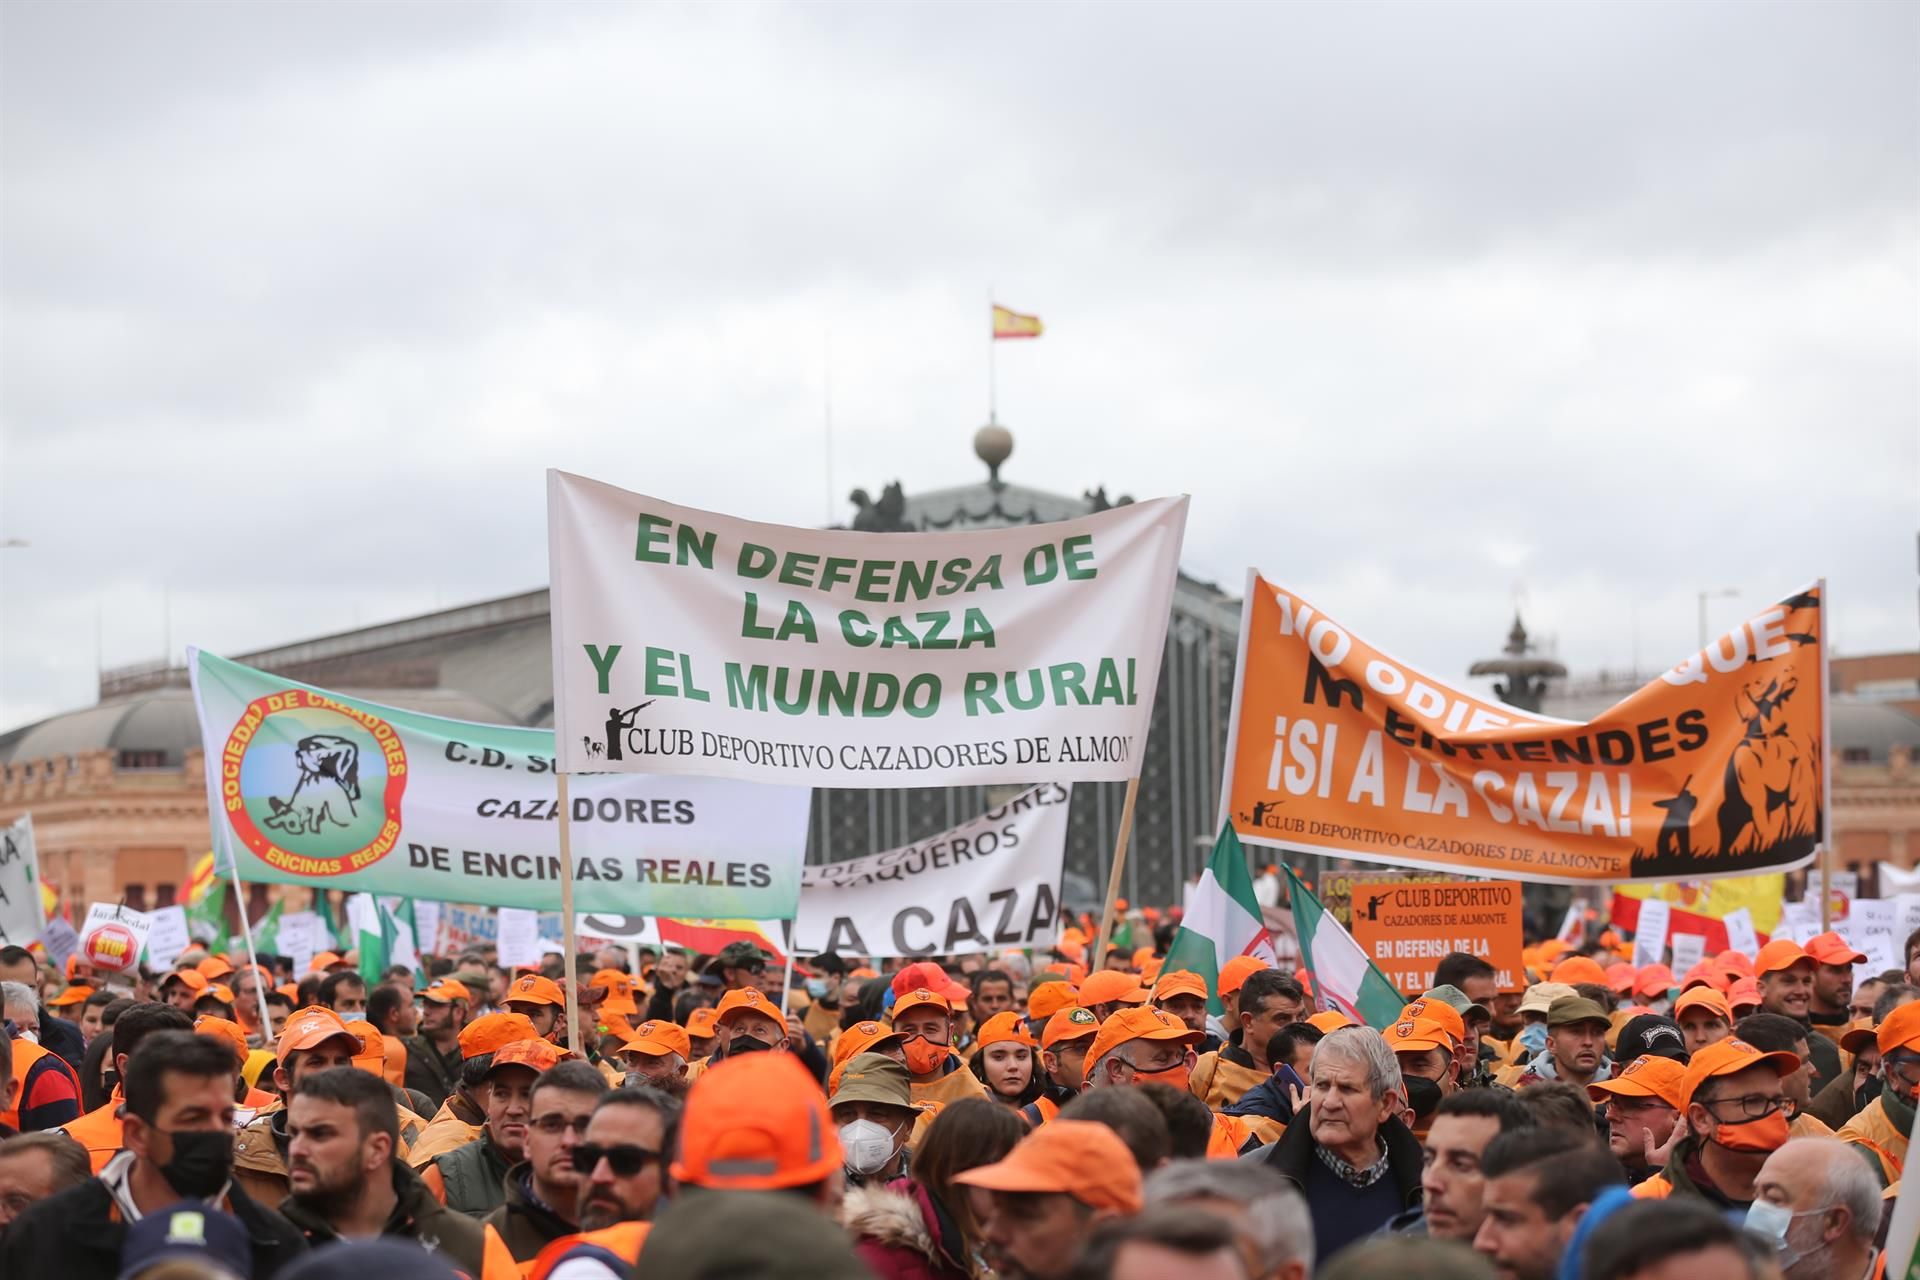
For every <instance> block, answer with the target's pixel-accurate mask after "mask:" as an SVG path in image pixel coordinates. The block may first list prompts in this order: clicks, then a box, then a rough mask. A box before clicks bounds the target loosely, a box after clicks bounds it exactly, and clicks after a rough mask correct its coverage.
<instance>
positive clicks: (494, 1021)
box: [460, 1013, 540, 1058]
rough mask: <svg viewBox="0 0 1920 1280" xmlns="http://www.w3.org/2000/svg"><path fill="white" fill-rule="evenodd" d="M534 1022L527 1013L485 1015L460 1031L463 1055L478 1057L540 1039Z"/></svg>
mask: <svg viewBox="0 0 1920 1280" xmlns="http://www.w3.org/2000/svg"><path fill="white" fill-rule="evenodd" d="M539 1038H540V1033H539V1032H538V1031H535V1030H534V1029H533V1019H531V1018H529V1017H528V1016H527V1015H526V1014H524V1013H483V1014H481V1015H480V1016H479V1017H477V1018H475V1019H474V1020H473V1021H472V1022H469V1023H468V1024H467V1025H466V1026H464V1027H462V1028H461V1029H460V1053H461V1055H462V1056H464V1057H468V1058H477V1057H479V1056H480V1055H481V1054H483V1053H498V1052H500V1051H501V1050H502V1049H504V1048H506V1047H507V1046H508V1045H510V1044H518V1043H519V1042H520V1041H522V1040H538V1039H539Z"/></svg>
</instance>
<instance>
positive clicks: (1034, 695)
mask: <svg viewBox="0 0 1920 1280" xmlns="http://www.w3.org/2000/svg"><path fill="white" fill-rule="evenodd" d="M1026 674H1027V679H1028V682H1029V685H1030V690H1029V692H1028V693H1027V695H1026V696H1025V697H1021V696H1020V673H1019V672H1018V671H1009V672H1007V684H1006V692H1007V704H1008V705H1009V706H1011V707H1012V708H1013V709H1014V710H1015V711H1032V710H1033V709H1034V708H1036V707H1038V706H1039V705H1040V704H1041V703H1043V702H1045V701H1046V700H1047V682H1046V681H1045V680H1044V679H1042V678H1041V675H1040V668H1038V667H1028V668H1027V672H1026Z"/></svg>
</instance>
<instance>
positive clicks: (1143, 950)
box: [1133, 947, 1153, 969]
mask: <svg viewBox="0 0 1920 1280" xmlns="http://www.w3.org/2000/svg"><path fill="white" fill-rule="evenodd" d="M1151 959H1153V948H1152V947H1135V948H1134V949H1133V967H1134V968H1135V969H1140V968H1144V967H1145V966H1146V963H1147V961H1149V960H1151Z"/></svg>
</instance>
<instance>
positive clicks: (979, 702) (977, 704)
mask: <svg viewBox="0 0 1920 1280" xmlns="http://www.w3.org/2000/svg"><path fill="white" fill-rule="evenodd" d="M999 683H1000V678H999V677H998V676H996V675H994V674H993V672H991V671H969V672H967V683H966V703H967V714H968V715H970V716H977V715H979V714H980V713H981V711H983V710H984V711H985V712H986V713H987V714H988V715H994V716H997V715H1000V714H1001V713H1002V712H1004V711H1005V710H1006V708H1004V707H1002V706H1001V705H1000V704H999V703H998V702H997V701H995V700H994V696H993V692H994V688H995V687H996V686H997V685H998V684H999Z"/></svg>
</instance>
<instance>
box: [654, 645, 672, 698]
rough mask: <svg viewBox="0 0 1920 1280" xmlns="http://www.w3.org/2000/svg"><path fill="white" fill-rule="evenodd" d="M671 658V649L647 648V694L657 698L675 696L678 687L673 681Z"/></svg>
mask: <svg viewBox="0 0 1920 1280" xmlns="http://www.w3.org/2000/svg"><path fill="white" fill-rule="evenodd" d="M673 659H674V653H673V650H671V649H655V648H653V647H652V646H648V648H647V685H646V687H647V696H648V697H658V698H677V697H679V696H680V689H679V687H678V686H677V685H675V684H674V683H673Z"/></svg>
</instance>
